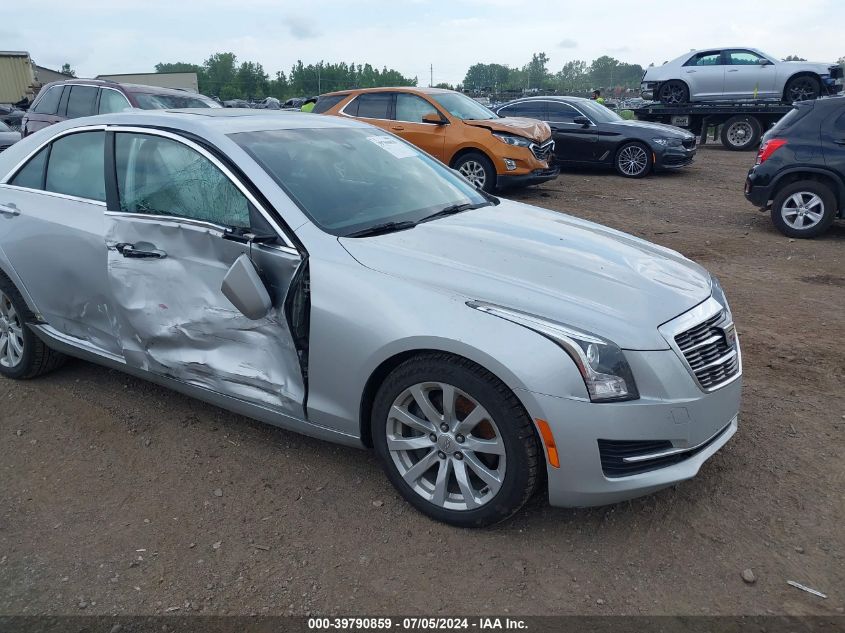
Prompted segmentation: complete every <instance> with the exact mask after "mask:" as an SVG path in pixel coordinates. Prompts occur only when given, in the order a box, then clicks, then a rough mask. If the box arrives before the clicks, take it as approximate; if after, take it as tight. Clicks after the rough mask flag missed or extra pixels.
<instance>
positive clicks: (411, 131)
mask: <svg viewBox="0 0 845 633" xmlns="http://www.w3.org/2000/svg"><path fill="white" fill-rule="evenodd" d="M427 114H434V115H437V116H438V117H440V118H441V119H444V120H445V117H443V115H442V114H441V113H440V111H439V110H438V109H437V108H435V107H434V105H432V104H431V103H430V102H428V101H427V100H425V99H423V98H422V97H419V96H417V95H415V94H411V93H408V92H397V93H395V102H394V117H393V118H394V122H393V124H392V125H391V126H390V131H391V132H393V133H394V134H396V135H397V136H401V137H402V138H404V139H405V140H406V141H408V142H409V143H413V144H414V145H416V146H417V147H419V148H420V149H422V150H423V151H425V152H428V153H429V154H431V155H432V156H434V157H435V158H436V159H438V160H440V161H445V160H446V156H445V154H446V152H445V145H446V134H447V132H448V128H449V125H448V124H443V125H437V124H436V123H425V122H423V120H422V118H423V117H424V116H425V115H427Z"/></svg>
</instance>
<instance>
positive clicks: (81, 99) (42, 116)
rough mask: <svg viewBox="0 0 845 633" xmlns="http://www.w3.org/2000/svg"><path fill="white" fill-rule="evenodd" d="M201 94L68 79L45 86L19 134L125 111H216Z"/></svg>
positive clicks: (211, 100) (212, 102)
mask: <svg viewBox="0 0 845 633" xmlns="http://www.w3.org/2000/svg"><path fill="white" fill-rule="evenodd" d="M219 107H221V106H220V104H218V103H217V102H216V101H214V100H213V99H209V98H208V97H205V96H203V95H201V94H196V93H193V92H186V91H184V90H174V89H172V88H158V87H156V86H141V85H137V84H121V83H117V82H115V81H108V80H105V79H68V80H65V81H54V82H53V83H49V84H45V85H44V87H43V88H41V91H40V92H39V93H38V96H37V97H36V98H35V101H33V102H32V106H31V107H30V108H29V111H28V112H27V113H26V115H24V117H23V120H22V121H21V135H22V136H27V135H29V134H32V133H33V132H37V131H38V130H40V129H41V128H45V127H47V126H48V125H53V123H58V122H59V121H64V120H65V119H75V118H78V117H83V116H92V115H95V114H106V113H109V112H120V111H121V110H126V109H127V108H140V109H141V110H169V109H173V108H219Z"/></svg>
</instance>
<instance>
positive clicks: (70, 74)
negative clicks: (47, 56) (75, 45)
mask: <svg viewBox="0 0 845 633" xmlns="http://www.w3.org/2000/svg"><path fill="white" fill-rule="evenodd" d="M59 72H60V73H62V74H63V75H67V76H68V77H76V71H75V70H74V69H73V68H71V67H70V64H68V63H64V64H62V69H61V70H60V71H59Z"/></svg>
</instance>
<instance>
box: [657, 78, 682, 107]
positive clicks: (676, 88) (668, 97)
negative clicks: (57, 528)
mask: <svg viewBox="0 0 845 633" xmlns="http://www.w3.org/2000/svg"><path fill="white" fill-rule="evenodd" d="M685 96H686V95H685V94H684V87H683V86H682V85H681V84H677V83H667V84H664V85H663V87H662V88H661V89H660V101H662V102H663V103H671V104H675V103H684V101H685V98H684V97H685Z"/></svg>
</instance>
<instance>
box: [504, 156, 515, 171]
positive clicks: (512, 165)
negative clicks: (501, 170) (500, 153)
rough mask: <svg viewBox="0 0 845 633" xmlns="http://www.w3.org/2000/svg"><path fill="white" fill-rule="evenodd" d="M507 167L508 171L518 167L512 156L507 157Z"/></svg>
mask: <svg viewBox="0 0 845 633" xmlns="http://www.w3.org/2000/svg"><path fill="white" fill-rule="evenodd" d="M505 169H507V170H508V171H513V170H514V169H516V161H515V160H513V159H512V158H506V159H505Z"/></svg>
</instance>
